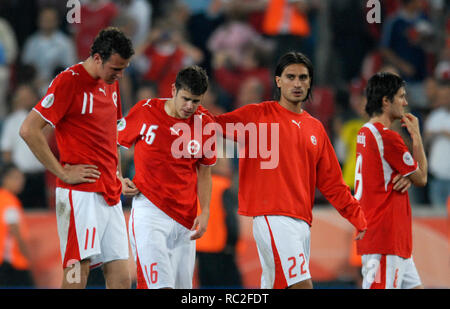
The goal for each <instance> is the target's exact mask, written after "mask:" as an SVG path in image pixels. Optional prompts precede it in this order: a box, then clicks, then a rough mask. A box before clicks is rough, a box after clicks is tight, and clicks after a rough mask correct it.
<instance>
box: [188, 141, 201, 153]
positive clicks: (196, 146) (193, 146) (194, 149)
mask: <svg viewBox="0 0 450 309" xmlns="http://www.w3.org/2000/svg"><path fill="white" fill-rule="evenodd" d="M187 150H188V152H189V154H190V155H196V154H197V153H198V152H199V151H200V143H199V142H197V141H196V140H195V139H193V140H191V141H190V142H189V143H188V145H187Z"/></svg>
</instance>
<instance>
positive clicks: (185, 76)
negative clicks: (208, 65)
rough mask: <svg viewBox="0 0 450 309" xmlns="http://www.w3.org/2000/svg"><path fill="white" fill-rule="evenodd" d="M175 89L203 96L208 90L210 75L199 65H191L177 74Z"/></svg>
mask: <svg viewBox="0 0 450 309" xmlns="http://www.w3.org/2000/svg"><path fill="white" fill-rule="evenodd" d="M175 88H176V89H177V92H178V91H179V90H182V89H184V90H187V91H189V92H191V93H192V94H193V95H202V94H204V93H205V92H206V90H208V75H207V74H206V71H205V70H204V69H203V68H201V67H199V66H198V65H191V66H188V67H186V68H184V69H182V70H181V71H180V72H178V74H177V78H176V80H175Z"/></svg>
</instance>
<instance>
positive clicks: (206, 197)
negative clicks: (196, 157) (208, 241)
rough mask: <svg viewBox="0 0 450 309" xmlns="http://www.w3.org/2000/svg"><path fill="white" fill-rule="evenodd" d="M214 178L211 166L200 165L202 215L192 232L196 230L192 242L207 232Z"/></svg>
mask: <svg viewBox="0 0 450 309" xmlns="http://www.w3.org/2000/svg"><path fill="white" fill-rule="evenodd" d="M211 190H212V178H211V166H208V165H203V164H199V166H198V169H197V194H198V200H199V203H200V209H201V213H200V215H198V217H197V218H195V221H194V225H193V226H192V230H196V231H195V233H194V234H192V236H191V240H194V239H198V238H200V237H202V236H203V234H204V233H205V232H206V227H207V226H208V220H209V203H210V201H211Z"/></svg>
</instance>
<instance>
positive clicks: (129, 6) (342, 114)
mask: <svg viewBox="0 0 450 309" xmlns="http://www.w3.org/2000/svg"><path fill="white" fill-rule="evenodd" d="M414 1H416V0H414ZM414 1H409V2H414ZM417 1H418V2H421V3H422V7H421V8H420V14H423V15H424V16H426V19H424V20H422V22H421V23H417V25H415V26H414V27H412V28H411V29H409V32H408V35H409V38H410V39H411V40H415V42H416V43H417V46H418V48H420V49H421V51H422V53H423V54H424V55H425V61H424V63H423V68H424V72H423V74H422V75H423V76H418V77H417V76H416V77H414V78H413V77H411V76H410V80H411V82H410V84H412V85H414V87H411V89H410V91H409V93H410V94H411V95H410V97H409V98H408V99H409V103H410V110H411V111H412V112H413V113H414V114H415V115H416V116H418V117H419V119H420V122H421V128H422V130H424V126H425V124H426V121H427V118H428V117H429V116H430V115H431V113H432V112H433V111H435V110H437V109H439V108H441V107H442V106H444V105H445V104H447V106H448V101H449V99H448V98H449V96H448V95H449V92H448V87H449V86H448V85H449V80H450V64H449V63H450V21H449V16H450V15H449V7H450V6H449V1H446V0H417ZM417 1H416V2H417ZM73 2H77V1H71V3H73ZM269 2H271V1H266V0H241V1H236V0H211V1H208V0H204V1H202V0H198V1H195V0H185V1H183V0H166V1H150V0H115V1H107V0H100V1H98V0H90V1H87V0H86V1H81V2H80V4H81V14H80V17H81V19H80V22H81V23H79V24H78V23H70V22H68V21H70V20H71V19H70V16H72V17H73V15H70V14H72V13H73V11H71V8H72V7H69V8H68V7H66V4H67V3H68V1H61V0H2V1H1V2H0V84H1V86H0V119H1V120H0V128H2V127H3V126H4V124H5V123H6V121H7V119H8V117H9V116H11V115H12V114H13V113H14V112H15V111H16V110H17V109H19V108H22V109H23V108H25V109H28V110H29V109H30V108H31V107H32V106H33V105H34V104H35V103H36V102H37V101H36V100H37V99H38V98H40V97H41V96H42V94H43V93H44V92H45V89H46V87H47V85H48V83H49V82H50V81H51V79H52V78H53V77H54V76H55V74H57V73H58V72H59V71H61V70H62V69H64V68H65V67H67V66H69V65H71V64H73V63H76V62H79V61H82V60H84V59H85V57H86V56H87V53H88V50H86V46H89V45H90V43H91V41H90V40H89V38H91V39H92V38H93V35H95V34H96V33H97V32H98V29H100V28H101V27H104V26H108V25H113V26H118V27H120V28H121V29H123V30H124V31H125V32H127V33H128V34H130V36H131V37H132V39H133V42H134V44H135V48H136V51H137V55H136V56H135V57H134V59H133V61H132V64H131V66H130V68H129V69H127V71H126V72H125V76H124V78H123V80H122V82H121V98H122V106H123V111H124V115H126V113H127V111H128V110H129V108H130V107H131V106H132V105H133V104H134V103H135V102H137V100H138V99H139V98H141V97H148V96H154V97H167V96H169V95H170V92H168V88H167V87H168V86H169V85H170V83H171V82H172V81H173V77H174V74H176V72H177V71H178V69H179V68H180V67H182V66H183V65H186V64H190V63H197V64H200V65H202V66H203V67H205V68H206V69H207V71H208V73H209V75H210V78H211V82H212V86H211V89H210V91H209V92H208V93H207V95H206V97H205V102H204V105H206V107H207V108H209V109H211V110H213V111H215V112H218V113H220V112H225V111H229V110H232V109H234V108H236V107H239V106H242V105H245V104H249V103H254V102H259V101H262V100H265V99H270V98H272V90H273V88H272V87H273V83H272V68H273V66H274V65H275V59H276V58H277V57H278V55H279V54H280V53H281V52H283V51H285V50H288V49H290V48H292V46H294V48H295V49H297V50H300V51H302V52H304V53H306V54H307V55H308V56H309V57H310V58H311V59H312V60H313V63H314V68H315V76H314V82H315V90H314V94H313V98H314V100H313V102H308V103H306V104H305V109H306V110H308V111H309V112H310V113H311V114H312V115H313V116H315V117H317V118H319V119H320V120H321V121H322V122H323V123H324V125H325V127H326V129H327V131H328V133H329V136H330V138H331V140H332V141H333V144H334V146H335V149H336V152H337V154H338V158H339V160H340V162H341V164H342V167H343V171H344V176H346V177H347V178H346V181H347V182H348V184H349V186H350V187H352V182H353V180H352V179H353V178H352V177H351V173H350V176H348V174H347V173H346V171H345V170H346V168H348V166H351V164H352V153H351V149H350V148H351V147H349V146H347V145H346V140H347V139H350V137H352V136H354V135H352V134H351V127H352V124H353V125H355V124H358V123H361V121H363V120H364V116H362V115H360V114H358V108H359V107H360V106H361V102H362V99H361V96H362V93H363V89H364V84H365V82H366V81H367V78H368V77H369V76H371V75H372V74H373V73H375V72H377V71H378V70H380V69H381V68H383V69H386V70H394V71H397V72H398V71H399V70H400V72H401V70H406V69H405V68H404V67H401V66H397V67H396V66H395V65H394V64H393V63H390V62H388V61H386V57H383V53H382V48H381V47H383V46H384V47H386V45H383V44H384V43H383V42H386V41H387V40H388V39H387V37H389V35H393V34H392V33H391V34H389V31H393V30H392V28H390V25H391V24H390V21H391V20H394V18H399V16H401V15H399V14H400V12H401V11H402V1H400V0H380V1H371V2H372V3H373V2H379V3H380V6H379V8H380V12H374V11H371V7H366V3H367V1H363V0H342V1H334V0H333V1H332V0H322V1H321V0H307V1H300V2H302V3H303V6H302V8H304V9H305V12H306V13H305V14H303V15H302V16H303V17H302V18H303V22H304V27H303V28H302V30H300V32H298V33H293V32H292V29H289V28H287V30H286V31H287V32H284V33H283V34H280V33H278V32H276V31H275V30H273V29H270V27H268V26H267V25H265V18H267V15H268V10H269V7H268V3H269ZM281 2H283V1H281ZM287 2H289V1H286V3H285V4H286V5H288V4H287ZM294 2H295V1H294ZM48 7H52V8H53V9H52V12H57V14H58V15H52V14H53V13H48V11H47V13H46V14H47V15H45V16H46V18H45V20H46V21H47V22H48V21H49V20H51V18H53V17H54V16H56V20H57V23H56V24H55V25H56V26H52V25H48V23H47V26H45V25H44V26H42V24H41V26H38V25H39V24H40V22H39V14H40V12H41V11H42V10H44V9H48ZM71 12H72V13H71ZM378 13H379V14H380V15H379V17H380V23H369V22H368V16H369V14H378ZM69 15H70V16H69ZM370 16H373V15H370ZM272 21H273V20H272ZM50 24H51V23H50ZM39 27H47V28H52V29H51V32H52V33H53V34H56V33H58V37H57V38H56V35H55V37H54V41H52V42H53V43H52V44H54V45H53V46H52V48H51V52H52V53H53V54H52V53H50V49H47V50H46V49H45V48H48V45H45V44H46V42H42V41H41V42H39V36H36V33H38V31H39V29H40V28H39ZM41 30H42V29H41ZM274 31H275V32H274ZM289 31H291V32H292V33H289ZM33 38H34V39H35V41H34V44H32V43H31V42H32V39H33ZM55 42H57V43H55ZM47 43H48V42H47ZM53 47H54V48H53ZM42 48H44V49H42ZM400 49H401V48H400ZM405 53H407V50H406V51H405ZM48 55H50V56H48ZM51 55H54V57H51ZM47 56H48V57H47ZM400 56H405V55H400ZM405 57H406V56H405ZM413 64H414V63H413ZM417 70H419V69H417ZM406 71H407V70H406ZM400 74H401V73H400ZM24 85H25V87H24ZM30 86H32V87H30ZM24 88H27V89H25V90H24ZM29 89H31V92H30V91H28V92H27V90H29ZM446 91H447V92H446ZM20 103H22V104H20ZM352 121H353V122H352ZM449 121H450V120H449ZM346 125H348V126H346ZM344 128H348V129H347V131H346V130H345V129H344ZM349 131H350V133H349ZM399 132H400V133H403V135H404V137H405V141H406V142H407V143H408V136H407V134H406V135H405V134H404V133H405V132H402V131H401V129H399ZM1 138H2V139H6V138H8V139H18V138H19V137H18V134H17V136H6V137H5V134H3V132H2V137H1ZM48 138H49V141H50V144H51V145H52V146H53V150H54V151H55V153H57V151H56V147H55V144H54V139H53V137H52V132H50V133H49V135H48ZM5 147H6V146H3V142H2V164H3V162H5V161H7V160H11V158H10V157H8V156H5V152H8V151H10V150H9V149H6V148H5ZM426 147H427V154H428V155H429V151H430V148H431V145H430V144H429V143H426ZM17 160H20V159H17ZM122 160H123V162H122V165H123V167H124V172H125V174H126V175H128V176H129V177H132V175H133V173H134V171H133V164H132V156H131V154H130V153H123V155H122ZM229 161H230V164H231V168H230V171H229V175H230V178H233V177H234V176H235V175H236V171H237V164H236V160H235V159H229ZM15 163H16V164H17V165H19V166H21V165H20V162H18V163H19V164H18V163H17V162H15ZM350 170H351V168H350ZM23 171H24V173H25V174H26V175H27V176H30V175H31V174H33V175H35V174H40V175H42V176H43V178H41V179H44V180H45V181H41V183H42V184H43V185H44V186H42V187H39V186H38V187H37V188H35V187H33V186H29V185H28V184H27V187H28V188H26V190H29V191H27V192H26V194H25V193H24V194H23V195H22V196H21V199H22V202H23V207H24V210H25V218H26V220H25V223H26V225H27V228H28V231H29V236H28V239H27V241H28V244H29V246H30V252H31V265H32V267H31V270H32V273H33V277H34V280H35V287H38V288H57V287H59V285H60V278H61V275H62V269H61V267H60V261H61V257H60V253H59V241H58V236H57V231H56V218H55V213H54V200H53V190H54V177H53V176H52V175H50V174H49V173H47V172H45V171H44V170H43V169H42V168H39V167H37V168H36V169H35V170H33V171H32V172H30V171H28V170H26V168H23ZM444 176H445V175H444ZM30 177H31V176H30ZM446 177H447V179H450V175H446ZM437 178H438V176H437V175H433V174H431V173H430V175H429V179H430V180H434V179H437ZM447 183H448V182H447ZM432 192H435V191H433V190H432V188H431V187H430V182H429V184H428V185H427V187H425V188H421V189H410V192H409V194H410V196H411V200H412V207H413V217H414V218H413V248H414V250H413V255H414V259H415V262H416V265H417V268H418V270H419V273H420V275H421V278H422V280H423V283H424V285H425V287H426V288H449V287H450V263H449V261H450V256H449V239H450V238H449V237H450V232H449V229H448V227H449V225H448V224H449V221H448V220H449V219H448V209H447V207H448V203H447V205H439V204H436V203H435V202H434V198H433V197H434V196H433V193H432ZM42 196H44V198H43V199H40V197H42ZM123 203H124V209H125V213H126V215H127V218H128V215H129V210H130V200H129V199H125V198H124V199H123ZM313 215H314V219H313V226H312V239H311V261H310V269H311V274H312V278H313V281H314V284H315V287H318V288H355V287H357V282H358V280H360V278H359V275H358V271H359V267H358V265H357V263H356V264H355V262H354V255H353V251H352V250H353V248H352V238H353V236H354V235H353V230H352V227H351V225H350V224H349V223H348V222H346V221H345V220H344V219H342V218H341V217H340V216H339V215H338V213H337V212H336V210H334V209H333V208H332V206H331V205H329V204H328V203H327V201H326V200H324V199H323V197H322V196H321V194H320V192H317V195H316V204H315V207H314V210H313ZM238 220H239V223H240V224H239V231H240V233H239V242H238V245H237V248H236V260H237V264H238V266H239V270H240V272H241V274H242V278H243V286H244V287H246V288H256V287H258V286H259V276H260V273H261V269H260V265H259V261H258V257H257V252H256V247H255V244H254V241H253V237H252V234H251V233H252V232H251V221H250V219H249V218H245V217H239V218H238ZM0 252H1V249H0ZM130 265H132V269H134V262H133V261H132V259H130ZM92 276H93V277H94V276H96V273H95V272H93V274H92ZM134 277H135V274H134ZM99 282H100V283H99ZM194 282H195V284H194V286H196V287H197V286H198V280H197V278H196V279H195V280H194ZM98 284H101V280H100V281H95V282H94V283H92V285H91V286H92V287H97V286H98Z"/></svg>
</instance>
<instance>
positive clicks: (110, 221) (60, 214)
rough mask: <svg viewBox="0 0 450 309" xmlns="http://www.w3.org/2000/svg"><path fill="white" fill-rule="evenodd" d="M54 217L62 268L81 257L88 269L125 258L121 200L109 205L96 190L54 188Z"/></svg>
mask: <svg viewBox="0 0 450 309" xmlns="http://www.w3.org/2000/svg"><path fill="white" fill-rule="evenodd" d="M56 220H57V225H58V235H59V241H60V248H61V256H62V258H63V267H64V268H66V267H68V266H70V265H72V264H73V263H75V262H78V261H81V260H84V259H90V267H91V268H95V267H98V266H101V265H102V264H104V263H107V262H111V261H114V260H127V259H128V257H129V251H128V250H129V247H128V237H127V227H126V222H125V217H124V214H123V211H122V203H121V202H119V203H118V204H117V205H114V206H109V205H108V204H107V203H106V201H105V199H104V198H103V196H102V195H101V194H99V193H96V192H84V191H76V190H70V189H64V188H56Z"/></svg>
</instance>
